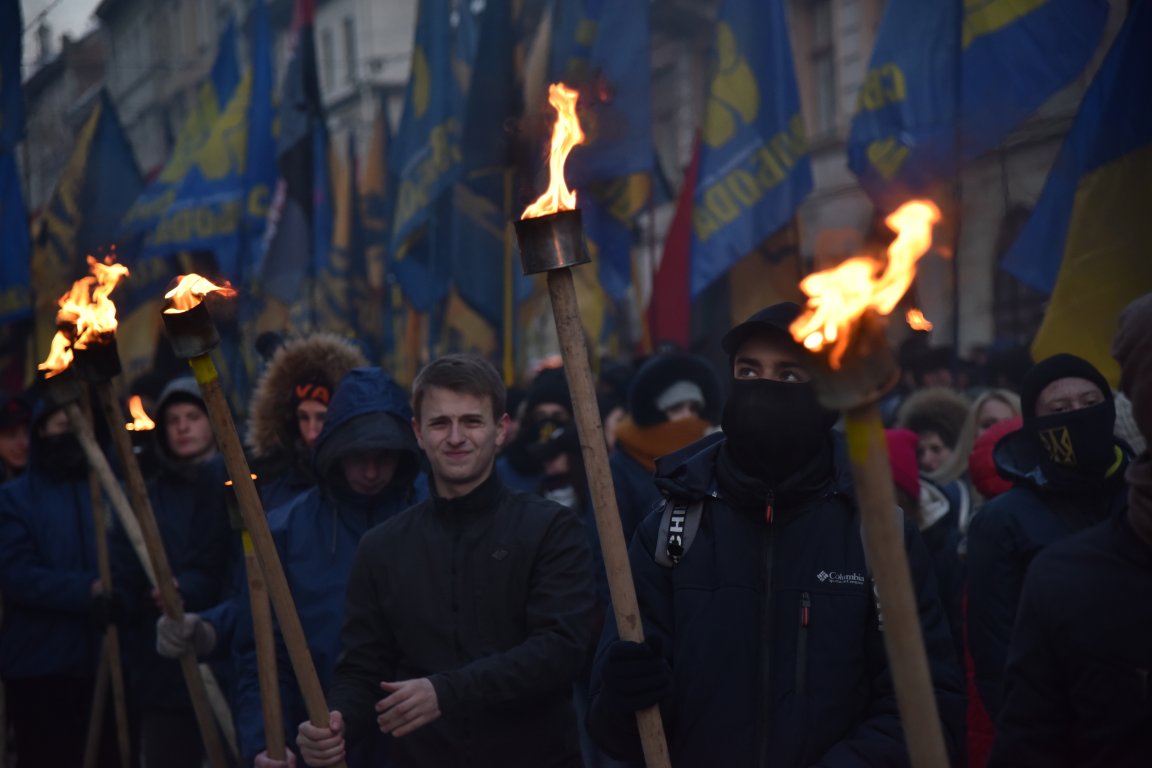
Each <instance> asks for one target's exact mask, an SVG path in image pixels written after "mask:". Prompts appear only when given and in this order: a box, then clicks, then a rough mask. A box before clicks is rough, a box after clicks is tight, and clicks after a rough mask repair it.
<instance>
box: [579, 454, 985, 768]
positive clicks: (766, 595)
mask: <svg viewBox="0 0 1152 768" xmlns="http://www.w3.org/2000/svg"><path fill="white" fill-rule="evenodd" d="M723 442H724V437H723V435H719V434H717V435H712V436H709V437H706V438H704V439H703V440H700V441H697V442H696V443H694V444H692V445H690V446H688V447H686V448H684V449H683V450H681V451H679V452H678V453H676V454H673V455H671V456H669V457H665V458H664V459H661V460H660V461H658V462H657V472H656V478H657V483H658V484H659V485H660V486H661V489H662V490H664V491H665V492H666V493H668V494H669V495H670V496H671V497H673V498H677V499H684V500H687V501H694V500H700V499H703V500H704V509H703V513H702V516H701V522H700V528H699V531H698V533H697V535H696V538H695V540H694V542H693V543H692V545H691V547H690V549H689V550H688V551H687V553H686V554H685V555H684V557H683V559H682V560H681V561H680V562H679V564H677V565H675V566H673V567H664V566H661V565H659V564H658V563H657V562H656V561H655V559H654V552H655V550H656V548H657V547H664V546H666V541H658V538H659V534H658V528H659V524H660V518H661V513H660V512H654V513H653V514H651V515H649V516H648V517H647V518H646V519H645V520H644V522H643V523H642V524H641V525H640V527H639V528H638V529H637V532H636V535H635V536H634V537H633V539H632V544H631V549H630V553H629V555H630V559H631V561H632V572H633V575H634V578H635V580H636V593H637V598H638V600H639V604H640V613H641V616H642V618H643V621H644V633H645V637H646V638H650V642H651V643H652V644H653V646H654V647H655V648H658V649H662V652H663V654H664V656H665V658H666V660H667V661H668V664H669V666H670V667H671V669H672V674H673V690H672V693H671V695H670V696H669V698H668V699H667V700H666V701H665V702H663V703H662V711H663V715H664V725H665V730H666V733H667V738H668V745H669V750H670V754H671V762H672V765H681V766H712V765H715V766H724V767H725V768H742V767H744V766H748V767H749V768H750V767H752V766H757V767H760V768H763V767H765V766H812V765H820V766H866V765H867V766H874V765H885V766H901V765H907V764H908V754H907V751H906V748H905V745H904V740H903V734H902V731H901V725H900V717H899V714H898V711H897V706H896V697H895V694H894V691H893V687H892V681H891V677H890V675H889V669H888V663H887V659H886V654H885V652H884V646H883V637H882V634H881V629H880V627H879V624H878V621H877V609H876V603H875V601H874V599H873V592H872V589H871V587H870V576H869V570H868V566H867V563H866V561H865V557H864V548H863V545H862V543H861V539H860V516H859V514H858V512H857V510H856V507H855V503H854V501H853V489H852V485H851V482H850V478H849V477H847V475H846V472H845V468H846V467H847V460H846V458H845V457H844V456H843V455H842V454H843V451H842V449H841V448H840V447H839V445H838V448H837V450H836V458H835V466H836V472H835V474H834V477H832V478H830V479H829V481H828V482H826V483H825V484H824V485H823V487H821V488H819V489H813V491H812V492H811V493H809V494H806V495H805V497H804V500H803V501H798V502H797V503H795V504H793V505H792V506H785V505H784V504H782V503H780V501H779V500H778V501H777V503H776V505H775V506H774V507H773V508H772V512H771V514H770V515H769V514H767V510H765V511H760V510H756V511H751V510H749V509H746V508H745V509H738V508H736V507H734V506H731V505H730V504H729V503H728V502H727V501H726V500H725V498H724V496H723V495H722V493H721V491H720V490H719V486H718V484H717V482H716V479H715V469H714V467H715V463H716V460H717V457H718V455H719V452H720V449H721V446H722V444H723ZM905 542H906V549H907V552H908V557H909V561H910V566H911V570H912V579H913V583H914V588H915V591H916V602H917V606H918V608H919V613H920V619H921V622H922V624H923V628H924V640H925V643H926V646H927V651H928V658H929V664H930V668H931V673H932V680H933V683H934V686H935V690H936V699H937V704H938V705H939V709H940V715H941V718H942V721H943V725H944V732H945V738H946V740H947V742H948V747H949V751H950V752H951V753H952V756H953V760H954V761H955V760H956V758H957V756H958V755H959V753H960V750H961V748H962V747H961V745H962V742H963V727H964V710H965V701H964V680H963V676H962V674H961V671H960V668H959V665H958V664H957V662H956V659H955V658H954V653H953V650H952V642H951V637H950V634H949V629H948V623H947V620H946V619H945V617H944V612H943V609H942V607H941V605H940V598H939V595H938V592H937V588H936V580H935V576H934V574H933V568H932V563H931V562H930V559H929V556H928V553H927V552H926V550H925V547H924V544H923V542H922V541H921V540H920V536H919V534H918V533H917V532H916V531H915V529H914V528H913V527H912V526H911V525H910V524H906V525H905ZM617 637H618V634H617V631H616V626H615V623H614V621H613V620H612V618H611V616H610V617H609V623H608V626H607V627H606V628H605V633H604V637H603V639H602V642H601V645H600V652H599V653H598V658H597V663H596V669H595V670H594V672H593V691H592V704H591V707H590V711H589V721H588V727H589V731H590V733H591V734H592V736H593V739H594V740H595V741H596V742H597V743H598V744H599V745H600V746H601V748H603V749H604V750H605V751H606V752H608V753H610V754H612V755H614V756H617V757H620V758H625V759H632V760H636V759H637V758H638V757H639V739H638V736H637V731H636V723H635V718H634V717H632V716H631V715H626V716H622V715H621V714H620V713H619V712H611V711H609V710H608V709H606V708H605V707H603V706H602V705H601V682H602V681H601V673H602V667H603V663H604V656H605V650H606V648H607V647H608V646H609V645H610V644H611V643H612V642H613V641H615V640H616V639H617Z"/></svg>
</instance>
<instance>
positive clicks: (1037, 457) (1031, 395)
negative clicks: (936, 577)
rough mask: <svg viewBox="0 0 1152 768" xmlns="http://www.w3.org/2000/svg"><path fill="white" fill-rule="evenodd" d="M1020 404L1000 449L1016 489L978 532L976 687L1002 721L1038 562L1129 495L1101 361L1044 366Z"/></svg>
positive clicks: (994, 505) (973, 554) (973, 550)
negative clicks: (1021, 618) (1011, 649)
mask: <svg viewBox="0 0 1152 768" xmlns="http://www.w3.org/2000/svg"><path fill="white" fill-rule="evenodd" d="M1020 404H1021V409H1022V410H1023V412H1024V426H1023V428H1022V429H1021V430H1020V431H1019V432H1014V433H1012V434H1010V435H1008V436H1007V437H1005V438H1004V439H1003V440H1001V441H1000V442H999V443H997V445H996V448H995V450H994V451H993V459H994V460H995V462H996V468H997V470H998V471H999V472H1000V474H1001V475H1002V476H1004V477H1007V478H1009V479H1011V480H1012V482H1013V487H1012V490H1010V491H1008V492H1006V493H1004V494H1002V495H1000V496H997V497H996V498H995V499H993V500H992V501H990V502H988V503H987V504H986V505H985V506H984V507H983V509H981V510H980V513H979V514H977V515H976V517H975V518H974V519H973V520H972V526H971V528H970V529H969V531H968V645H969V648H970V650H971V653H972V661H973V662H974V664H975V666H976V688H977V690H978V691H979V692H980V698H981V699H983V701H984V705H985V706H986V707H987V708H988V712H989V714H991V715H992V717H993V719H995V718H996V717H997V715H998V713H999V711H1000V699H1001V683H1002V681H1003V676H1004V664H1005V661H1006V660H1007V654H1008V641H1009V639H1010V637H1011V635H1012V624H1013V622H1014V621H1015V619H1016V609H1017V604H1018V603H1019V602H1020V592H1021V589H1022V588H1023V585H1024V574H1025V572H1026V571H1027V570H1028V566H1029V564H1030V563H1031V562H1032V558H1034V557H1035V556H1036V555H1037V554H1038V553H1039V552H1040V550H1042V549H1044V548H1045V547H1047V546H1048V545H1049V544H1052V543H1054V542H1056V541H1058V540H1060V539H1063V538H1064V537H1066V536H1068V535H1070V534H1073V533H1076V532H1077V531H1081V530H1083V529H1085V528H1088V527H1089V526H1092V525H1094V524H1096V523H1098V522H1101V521H1103V520H1106V519H1107V518H1109V517H1110V516H1111V515H1112V514H1113V513H1115V512H1117V511H1118V510H1119V509H1120V508H1122V507H1123V506H1124V504H1125V501H1126V500H1127V494H1128V491H1127V485H1126V484H1125V482H1124V470H1125V469H1126V468H1127V466H1128V456H1127V453H1126V452H1125V450H1124V448H1123V447H1122V446H1121V445H1120V444H1119V443H1118V442H1117V440H1116V438H1115V437H1113V435H1112V429H1113V426H1114V424H1115V422H1116V407H1115V405H1114V403H1113V401H1112V390H1111V388H1110V387H1109V386H1108V381H1107V380H1106V379H1105V378H1104V376H1103V375H1101V373H1100V372H1099V371H1098V370H1096V368H1095V367H1093V366H1092V364H1091V363H1089V362H1088V361H1087V360H1082V359H1080V358H1079V357H1075V356H1074V355H1055V356H1053V357H1049V358H1048V359H1046V360H1043V361H1041V362H1039V363H1037V364H1036V365H1034V366H1033V367H1032V369H1031V370H1030V371H1029V372H1028V374H1027V376H1026V377H1025V379H1024V386H1023V391H1022V392H1021V393H1020Z"/></svg>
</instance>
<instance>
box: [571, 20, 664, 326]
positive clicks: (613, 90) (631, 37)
mask: <svg viewBox="0 0 1152 768" xmlns="http://www.w3.org/2000/svg"><path fill="white" fill-rule="evenodd" d="M648 6H649V3H648V2H645V1H644V0H616V1H614V2H609V0H572V1H571V2H563V3H556V4H555V5H554V6H553V11H552V12H553V17H552V38H551V46H552V47H551V50H550V57H549V58H550V62H549V68H550V72H551V79H552V80H560V81H563V82H564V83H566V84H567V85H569V86H570V87H574V88H577V89H578V90H579V91H580V101H579V104H578V112H579V116H580V126H581V128H582V129H583V131H584V135H585V140H584V143H583V144H580V145H578V146H577V147H575V148H574V149H573V150H572V154H571V156H570V157H569V158H568V162H567V164H566V166H565V177H566V178H567V179H568V183H569V185H570V186H572V187H573V188H575V189H577V190H578V191H579V195H578V206H579V208H580V209H581V210H582V211H583V215H584V230H585V233H586V235H587V238H588V241H589V242H590V243H591V245H592V246H593V247H592V250H594V251H595V252H596V253H597V256H598V258H597V263H596V271H597V274H598V276H599V279H600V287H601V288H602V289H603V291H604V293H606V294H607V296H608V297H610V298H612V299H614V300H616V301H621V300H624V299H626V298H627V297H628V295H629V290H630V289H631V287H632V259H631V255H632V246H633V239H634V226H633V224H634V222H635V219H636V217H637V216H638V215H639V214H640V213H641V212H642V211H644V210H646V209H647V207H648V204H649V202H650V199H651V193H652V180H651V177H652V172H653V168H654V164H655V162H654V161H655V151H654V149H653V146H652V110H651V101H652V99H651V93H650V91H651V82H652V78H651V67H650V66H649V8H648ZM601 303H603V301H601Z"/></svg>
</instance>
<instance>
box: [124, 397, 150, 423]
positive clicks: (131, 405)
mask: <svg viewBox="0 0 1152 768" xmlns="http://www.w3.org/2000/svg"><path fill="white" fill-rule="evenodd" d="M128 411H129V413H131V414H132V421H130V422H129V423H127V424H125V425H124V429H126V430H128V431H129V432H146V431H147V430H149V429H156V422H154V421H152V419H150V418H148V413H147V412H146V411H145V410H144V403H142V402H141V401H140V395H132V397H130V398H128Z"/></svg>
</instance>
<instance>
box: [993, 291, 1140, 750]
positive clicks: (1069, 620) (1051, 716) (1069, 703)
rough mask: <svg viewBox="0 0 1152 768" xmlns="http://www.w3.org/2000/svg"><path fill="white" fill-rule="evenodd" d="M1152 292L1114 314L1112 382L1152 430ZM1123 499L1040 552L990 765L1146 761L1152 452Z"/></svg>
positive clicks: (1011, 657) (1024, 599) (1016, 635)
mask: <svg viewBox="0 0 1152 768" xmlns="http://www.w3.org/2000/svg"><path fill="white" fill-rule="evenodd" d="M1149 328H1152V294H1150V295H1147V296H1144V297H1143V298H1141V299H1138V300H1136V301H1135V302H1134V303H1132V304H1131V305H1129V307H1128V309H1127V310H1125V312H1124V314H1123V315H1121V318H1120V330H1119V332H1118V333H1117V335H1116V339H1115V341H1114V343H1113V346H1112V353H1113V355H1114V356H1115V357H1116V359H1117V360H1118V361H1119V362H1120V366H1121V370H1122V373H1121V377H1120V389H1121V391H1123V392H1124V394H1126V395H1127V396H1128V397H1129V399H1130V400H1131V401H1132V404H1133V412H1134V415H1135V417H1136V421H1137V424H1138V425H1139V427H1140V430H1141V432H1142V433H1143V434H1145V435H1149V436H1152V335H1149V333H1148V329H1149ZM1127 478H1128V483H1129V490H1128V508H1127V510H1121V511H1118V512H1117V513H1115V514H1114V515H1113V516H1112V517H1111V518H1110V519H1109V520H1107V521H1105V522H1103V523H1100V524H1099V525H1096V526H1093V527H1092V528H1089V529H1088V530H1086V531H1084V532H1083V533H1080V534H1076V535H1074V536H1070V537H1069V538H1067V539H1065V540H1064V541H1061V542H1059V543H1056V544H1053V545H1052V546H1051V547H1049V548H1047V549H1046V550H1044V552H1042V553H1040V555H1038V556H1037V557H1036V559H1035V560H1034V561H1033V563H1032V567H1031V568H1029V569H1028V576H1027V578H1026V579H1025V580H1024V592H1023V594H1022V595H1021V598H1020V609H1019V611H1018V613H1017V616H1016V626H1015V628H1014V629H1013V631H1012V643H1011V646H1010V647H1009V649H1008V668H1007V671H1006V672H1005V680H1004V703H1003V706H1002V708H1001V711H1000V719H999V722H998V724H997V725H998V728H997V733H996V742H995V745H994V747H993V752H992V760H991V762H990V763H989V765H991V766H1004V767H1005V768H1008V767H1009V766H1011V768H1030V767H1031V766H1036V767H1037V768H1039V767H1040V766H1043V768H1062V767H1064V766H1067V768H1073V766H1075V767H1076V768H1128V767H1129V766H1131V768H1136V766H1146V765H1148V764H1149V762H1150V761H1152V704H1150V702H1152V685H1150V682H1149V670H1152V456H1150V455H1149V454H1148V452H1147V451H1145V452H1144V453H1143V454H1141V455H1140V456H1139V457H1137V458H1136V460H1135V461H1133V462H1132V464H1131V465H1130V466H1129V467H1128V471H1127Z"/></svg>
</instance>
